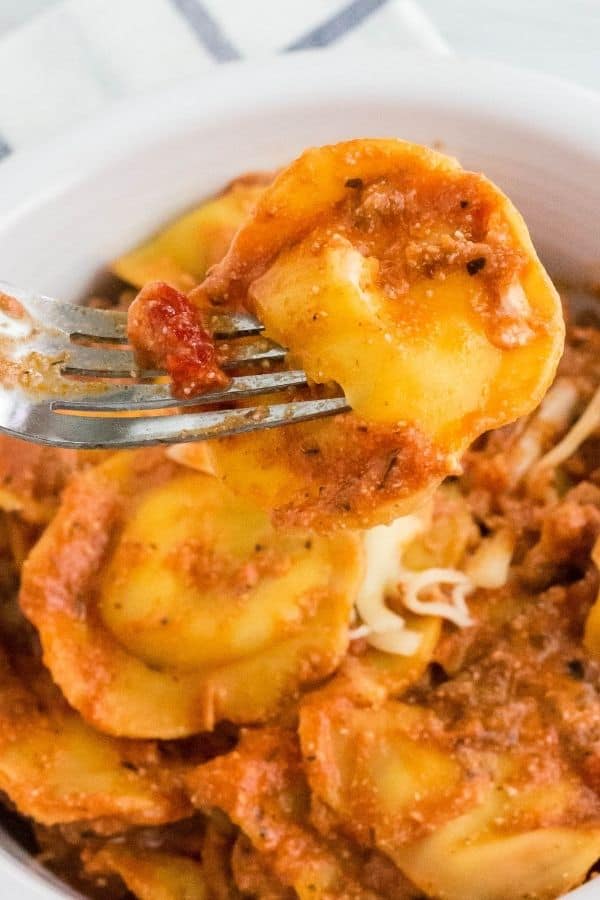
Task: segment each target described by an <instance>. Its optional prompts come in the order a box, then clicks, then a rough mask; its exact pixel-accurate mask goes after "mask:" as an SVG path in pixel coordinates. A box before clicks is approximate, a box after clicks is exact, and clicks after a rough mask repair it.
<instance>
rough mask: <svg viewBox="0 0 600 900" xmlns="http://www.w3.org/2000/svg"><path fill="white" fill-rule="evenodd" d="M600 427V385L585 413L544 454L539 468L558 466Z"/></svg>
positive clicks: (538, 465)
mask: <svg viewBox="0 0 600 900" xmlns="http://www.w3.org/2000/svg"><path fill="white" fill-rule="evenodd" d="M599 428H600V387H599V388H598V389H597V390H596V393H595V394H594V396H593V397H592V399H591V400H590V402H589V403H588V405H587V406H586V408H585V411H584V412H583V414H582V415H581V416H580V417H579V418H578V419H577V421H576V422H575V424H574V425H573V427H572V428H571V429H570V431H568V432H567V433H566V435H565V436H564V438H563V439H562V441H559V443H558V444H556V446H555V447H553V448H552V450H549V451H548V453H546V455H545V456H542V458H541V459H540V461H539V462H538V464H537V467H536V468H537V469H538V470H539V469H547V468H556V466H560V465H561V464H562V463H564V462H565V460H567V459H568V458H569V457H570V456H572V455H573V454H574V453H575V452H576V451H577V450H578V449H579V447H580V446H581V444H583V442H584V441H585V440H587V438H589V437H591V436H592V434H593V433H594V432H595V431H597V430H598V429H599Z"/></svg>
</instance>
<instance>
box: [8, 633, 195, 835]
mask: <svg viewBox="0 0 600 900" xmlns="http://www.w3.org/2000/svg"><path fill="white" fill-rule="evenodd" d="M17 663H20V665H17V666H14V665H13V664H11V660H9V657H8V655H7V654H5V652H4V650H3V649H0V788H1V789H2V790H3V791H4V792H5V793H6V794H7V795H8V797H10V799H11V800H12V802H13V803H14V804H15V806H16V807H17V809H18V810H19V812H21V813H23V814H24V815H27V816H32V817H34V818H35V819H36V821H38V822H42V823H44V824H46V825H54V824H56V823H68V822H87V823H88V824H89V826H90V827H92V828H98V829H100V830H101V831H103V832H107V831H108V832H110V831H119V830H122V829H123V828H124V827H126V826H128V825H149V824H161V823H163V822H171V821H175V820H176V819H179V818H182V817H184V816H186V815H189V813H190V808H189V804H188V801H187V799H186V796H185V794H184V791H183V789H182V784H181V775H182V772H183V767H182V766H181V765H180V764H175V765H174V764H173V761H171V764H170V765H166V757H165V756H163V754H162V752H161V751H160V750H159V748H158V747H157V746H156V744H154V743H152V742H144V741H119V740H117V739H115V738H110V737H106V736H105V735H101V734H98V733H97V732H96V731H94V730H93V729H91V728H89V726H88V725H86V724H85V722H83V720H82V719H81V717H80V716H79V715H78V714H77V713H76V712H74V711H73V710H72V709H71V708H70V707H69V706H68V704H67V703H66V702H65V701H64V699H63V697H62V696H61V695H60V693H59V692H58V691H57V690H56V687H55V686H54V685H53V684H52V681H51V679H50V677H49V675H48V673H47V672H45V671H44V670H43V669H42V667H41V666H39V665H38V664H36V663H35V662H34V661H33V660H32V659H31V658H27V657H25V656H20V658H19V659H18V660H17Z"/></svg>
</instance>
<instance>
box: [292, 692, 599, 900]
mask: <svg viewBox="0 0 600 900" xmlns="http://www.w3.org/2000/svg"><path fill="white" fill-rule="evenodd" d="M319 693H320V692H317V693H316V694H315V695H313V696H312V697H309V698H308V699H307V700H306V702H305V703H304V704H303V708H302V712H301V721H300V736H301V743H302V750H303V757H304V761H305V765H306V770H307V777H308V781H309V784H310V787H311V790H312V792H313V796H314V797H315V799H317V800H318V801H321V802H322V803H323V804H325V807H326V809H327V810H329V820H328V821H329V823H331V820H332V819H333V821H334V822H337V824H338V827H340V828H341V829H342V830H343V831H345V832H347V833H349V834H351V835H353V836H354V837H355V838H356V839H357V840H358V841H359V842H361V843H363V842H366V843H370V841H371V840H374V842H375V844H376V846H377V847H378V848H379V849H380V850H383V851H384V852H385V853H386V854H387V855H388V856H389V857H391V859H392V860H393V861H394V862H395V863H396V865H397V866H398V867H399V868H400V869H401V871H402V872H403V873H404V874H405V875H406V876H408V877H409V878H410V879H411V881H412V882H414V883H415V884H416V885H417V886H418V887H419V888H420V889H421V890H422V891H424V892H425V893H426V895H427V896H433V897H443V898H444V900H466V898H473V900H504V898H506V897H517V896H519V897H535V898H537V900H544V898H547V900H553V898H555V897H557V896H562V894H563V893H564V892H565V891H567V890H569V888H571V887H573V886H574V885H576V884H579V883H580V882H581V881H582V880H583V879H584V878H585V875H586V873H587V871H588V869H589V868H590V866H591V865H593V863H594V862H595V861H596V859H597V858H598V855H599V853H600V818H599V816H598V810H597V804H596V803H595V801H594V799H593V798H592V796H591V793H590V792H589V790H588V788H587V786H586V785H585V784H584V783H583V782H582V781H581V780H579V778H578V777H577V776H575V775H574V773H573V772H570V771H568V770H567V769H564V768H562V767H561V765H560V763H559V761H558V754H557V752H556V750H555V749H554V748H553V747H552V746H551V744H552V742H551V741H549V742H548V750H547V759H545V760H544V761H543V762H542V761H541V760H540V758H539V755H537V754H531V753H529V752H528V749H527V748H526V747H522V746H519V747H518V748H515V750H514V751H513V752H512V753H503V752H499V751H497V750H495V749H493V745H492V746H489V747H487V748H486V747H485V733H484V735H483V736H482V737H479V736H478V735H476V734H473V735H469V736H467V737H466V738H464V737H463V738H462V739H461V740H460V741H457V740H455V738H454V737H453V735H452V733H451V731H450V730H449V729H447V726H446V727H445V726H444V724H443V723H442V722H441V721H438V720H436V716H435V714H434V713H433V712H432V711H431V710H427V709H424V708H421V707H419V706H417V705H409V704H405V703H393V704H383V705H381V706H379V707H378V708H370V709H361V708H359V707H358V706H355V705H353V704H352V703H350V702H349V701H347V700H344V699H339V700H338V701H337V703H331V701H330V699H329V698H328V697H327V695H326V694H323V696H322V697H320V696H319ZM478 737H479V741H480V742H481V744H483V746H481V744H480V746H479V747H477V742H478ZM489 743H490V742H489V741H488V744H489Z"/></svg>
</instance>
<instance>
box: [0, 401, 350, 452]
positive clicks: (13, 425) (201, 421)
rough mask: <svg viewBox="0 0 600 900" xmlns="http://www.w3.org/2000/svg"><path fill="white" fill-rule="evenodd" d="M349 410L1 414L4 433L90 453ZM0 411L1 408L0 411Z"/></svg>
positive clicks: (327, 404) (335, 406) (307, 406)
mask: <svg viewBox="0 0 600 900" xmlns="http://www.w3.org/2000/svg"><path fill="white" fill-rule="evenodd" d="M347 410H349V407H348V404H347V401H346V399H345V398H344V397H335V398H332V399H327V400H306V401H299V402H294V403H281V404H276V405H273V406H265V407H253V408H251V409H239V410H219V411H215V412H202V413H187V414H185V413H184V414H180V415H173V416H154V417H150V416H143V417H139V418H134V419H128V418H116V417H115V418H104V417H88V416H85V417H83V416H73V415H69V414H61V413H56V412H53V411H52V408H51V404H49V403H40V404H36V405H35V406H33V405H30V404H29V405H27V404H26V405H25V406H24V405H23V404H22V403H21V404H20V405H19V406H15V407H14V413H15V415H14V417H13V419H12V421H7V417H6V415H4V414H3V416H2V418H3V423H2V424H3V430H4V431H6V432H8V433H9V434H12V435H13V436H14V437H20V438H24V439H26V440H29V441H33V442H35V443H38V444H47V445H48V444H49V445H52V446H57V447H69V448H72V449H79V450H94V449H99V448H102V447H108V448H110V449H115V448H127V447H141V446H150V445H152V444H173V443H185V442H188V441H201V440H210V439H215V438H221V437H228V436H230V435H235V434H242V433H244V432H248V431H256V430H258V429H262V428H275V427H277V426H282V425H291V424H294V423H296V422H305V421H308V420H310V419H315V418H322V417H323V416H331V415H335V414H336V413H340V412H345V411H347ZM2 412H3V413H5V412H6V410H3V411H2Z"/></svg>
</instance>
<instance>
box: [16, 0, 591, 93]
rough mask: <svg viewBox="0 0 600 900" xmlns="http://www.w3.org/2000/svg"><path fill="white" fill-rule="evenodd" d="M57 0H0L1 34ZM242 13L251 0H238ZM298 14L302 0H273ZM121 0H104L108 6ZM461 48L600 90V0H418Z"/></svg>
mask: <svg viewBox="0 0 600 900" xmlns="http://www.w3.org/2000/svg"><path fill="white" fill-rule="evenodd" d="M57 2H58V0H0V40H1V38H2V36H3V35H5V34H6V32H7V31H9V30H10V29H13V28H15V27H17V26H19V25H21V24H23V23H24V22H27V21H28V20H30V19H31V18H32V17H33V16H34V15H36V14H37V13H39V12H41V11H43V10H46V9H48V8H49V7H51V6H53V5H55V4H56V3H57ZM237 2H238V4H239V7H240V16H243V14H244V11H245V10H246V11H247V10H248V8H249V7H252V6H253V3H252V0H237ZM271 2H272V3H273V4H274V6H276V7H277V8H278V9H279V10H282V8H283V9H285V11H286V15H289V16H292V17H293V16H294V14H295V13H296V14H297V12H298V10H299V9H301V8H302V6H303V5H304V3H303V0H271ZM115 3H116V4H118V3H119V0H105V4H104V5H105V7H106V10H107V15H109V10H110V6H111V5H112V4H115ZM420 4H421V6H422V7H423V9H424V10H425V11H426V12H427V13H428V15H429V17H430V19H431V20H432V22H433V23H434V24H435V25H436V26H437V28H438V29H439V31H440V32H441V34H442V35H443V36H444V37H445V38H446V40H447V41H448V43H449V45H450V46H451V47H452V48H454V50H456V51H457V52H458V53H461V54H466V55H469V56H473V55H475V56H486V57H489V58H490V59H496V60H500V61H504V62H510V63H515V64H518V65H523V66H527V67H530V68H535V69H538V70H540V71H545V72H549V73H551V74H555V75H561V76H562V77H564V78H569V79H571V80H573V81H577V82H579V83H581V84H585V85H587V86H589V87H595V88H597V89H598V90H600V0H420ZM343 5H344V0H340V7H342V6H343Z"/></svg>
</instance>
